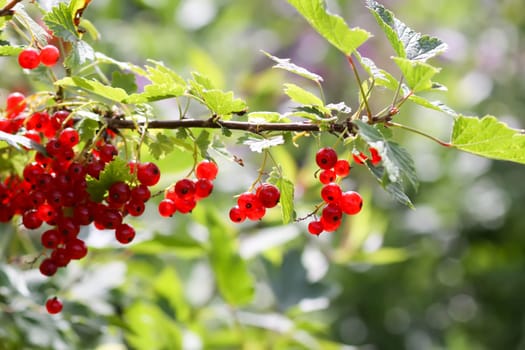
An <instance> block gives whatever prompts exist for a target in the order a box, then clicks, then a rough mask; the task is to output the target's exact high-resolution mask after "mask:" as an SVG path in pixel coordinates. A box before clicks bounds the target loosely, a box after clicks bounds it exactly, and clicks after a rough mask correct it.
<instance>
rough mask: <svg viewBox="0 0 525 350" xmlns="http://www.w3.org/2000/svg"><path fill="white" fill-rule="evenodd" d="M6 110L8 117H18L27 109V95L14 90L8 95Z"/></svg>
mask: <svg viewBox="0 0 525 350" xmlns="http://www.w3.org/2000/svg"><path fill="white" fill-rule="evenodd" d="M5 109H6V112H7V116H8V118H13V117H16V116H17V115H18V114H20V113H22V112H23V111H24V109H26V97H25V96H24V95H23V94H21V93H20V92H12V93H10V94H9V95H7V99H6V108H5Z"/></svg>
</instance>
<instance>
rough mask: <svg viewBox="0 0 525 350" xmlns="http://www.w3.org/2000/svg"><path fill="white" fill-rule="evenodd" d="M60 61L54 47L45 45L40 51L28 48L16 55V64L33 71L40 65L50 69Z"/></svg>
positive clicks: (57, 51)
mask: <svg viewBox="0 0 525 350" xmlns="http://www.w3.org/2000/svg"><path fill="white" fill-rule="evenodd" d="M59 59H60V51H59V50H58V49H57V47H56V46H54V45H46V46H44V47H43V48H42V49H41V50H40V51H39V50H37V49H35V48H32V47H28V48H25V49H23V50H22V51H20V53H19V54H18V64H19V65H20V67H22V68H25V69H35V68H36V67H38V66H39V65H40V63H42V64H43V65H44V66H47V67H52V66H54V65H55V64H56V63H57V62H58V60H59Z"/></svg>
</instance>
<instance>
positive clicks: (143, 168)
mask: <svg viewBox="0 0 525 350" xmlns="http://www.w3.org/2000/svg"><path fill="white" fill-rule="evenodd" d="M137 178H138V180H139V181H140V183H141V184H144V185H146V186H153V185H156V184H157V183H158V182H159V180H160V170H159V168H158V167H157V165H155V164H154V163H151V162H146V163H141V164H139V165H138V168H137Z"/></svg>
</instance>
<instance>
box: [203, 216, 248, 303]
mask: <svg viewBox="0 0 525 350" xmlns="http://www.w3.org/2000/svg"><path fill="white" fill-rule="evenodd" d="M206 221H207V222H206V226H207V227H208V228H209V230H210V243H211V249H210V255H209V256H210V262H211V266H212V269H213V272H214V273H215V279H216V281H217V286H218V288H219V291H220V292H221V295H222V296H223V297H224V299H225V300H226V302H227V303H228V304H230V305H235V306H240V305H245V304H247V303H249V302H251V301H252V299H253V297H254V292H255V286H254V280H253V278H252V276H251V275H250V273H249V271H248V267H247V266H246V262H245V261H244V260H243V259H242V258H241V257H240V255H239V253H238V248H237V247H236V246H235V245H234V243H235V242H236V240H235V239H234V237H233V233H232V231H231V228H230V227H229V226H228V225H226V224H225V222H224V221H223V220H222V218H221V217H220V216H219V215H218V213H217V212H216V210H215V209H214V208H210V210H208V211H207V212H206Z"/></svg>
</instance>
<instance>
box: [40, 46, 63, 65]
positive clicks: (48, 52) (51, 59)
mask: <svg viewBox="0 0 525 350" xmlns="http://www.w3.org/2000/svg"><path fill="white" fill-rule="evenodd" d="M59 58H60V51H58V49H57V47H56V46H55V45H46V46H44V47H43V48H42V50H41V51H40V62H42V64H43V65H44V66H48V67H51V66H54V65H55V64H56V63H57V62H58V59H59Z"/></svg>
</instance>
